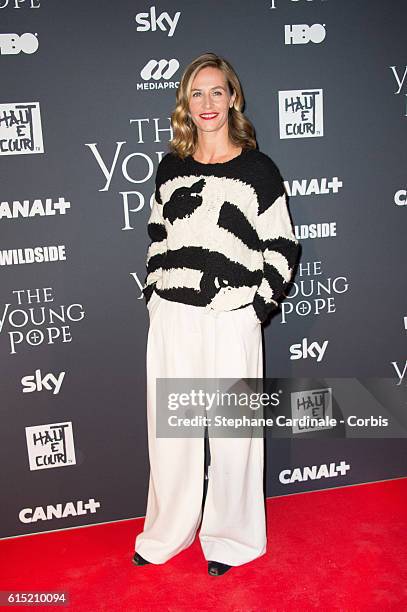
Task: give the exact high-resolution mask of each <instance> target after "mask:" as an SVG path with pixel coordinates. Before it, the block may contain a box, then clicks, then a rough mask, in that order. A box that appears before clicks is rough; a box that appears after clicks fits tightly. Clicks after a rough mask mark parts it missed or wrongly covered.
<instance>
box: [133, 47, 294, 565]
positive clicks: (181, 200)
mask: <svg viewBox="0 0 407 612" xmlns="http://www.w3.org/2000/svg"><path fill="white" fill-rule="evenodd" d="M176 98H177V103H176V108H175V110H174V112H173V114H172V117H171V119H172V126H173V132H174V135H173V139H172V140H171V142H170V146H171V151H170V152H169V153H167V154H166V155H165V156H164V157H163V159H162V160H161V162H160V163H159V165H158V169H157V174H156V189H155V198H154V202H153V206H152V212H151V216H150V219H149V222H148V233H149V236H150V238H151V244H150V246H149V250H148V253H147V272H148V274H147V277H146V281H145V285H144V290H143V291H144V295H145V298H146V301H147V307H148V310H149V316H150V327H149V334H148V342H147V416H148V442H149V458H150V482H149V492H148V502H147V512H146V518H145V522H144V531H143V532H142V533H141V534H139V535H138V536H137V538H136V543H135V549H136V553H135V555H134V558H133V561H134V563H135V564H136V565H146V564H147V563H155V564H161V563H165V562H166V561H167V560H168V559H170V558H171V557H172V556H174V555H175V554H177V553H178V552H180V551H181V550H183V549H185V548H187V547H188V546H189V545H190V544H191V543H192V542H193V540H194V538H195V534H196V531H197V529H198V526H199V524H200V521H201V518H202V523H201V528H200V533H199V538H200V542H201V546H202V549H203V553H204V556H205V558H206V559H207V560H208V572H209V574H210V575H214V576H219V575H221V574H224V573H225V572H226V571H228V570H229V569H230V568H231V567H232V566H238V565H242V564H243V563H248V562H249V561H252V560H253V559H256V558H257V557H259V556H261V555H263V554H264V553H265V552H266V521H265V508H264V496H263V442H264V441H263V438H253V437H247V438H211V439H210V457H211V463H210V466H209V480H208V490H207V495H206V499H205V505H204V509H203V510H202V497H203V477H204V440H203V439H200V438H161V437H157V435H156V414H155V412H156V404H155V402H156V379H157V378H167V379H168V378H171V379H172V378H231V377H233V378H236V377H240V378H254V379H262V377H263V358H262V336H261V323H262V322H263V321H265V320H266V318H267V317H268V315H269V313H270V312H271V311H273V310H274V309H276V308H277V306H278V302H277V300H278V299H279V298H280V297H281V296H282V294H283V291H284V288H285V286H286V285H287V283H288V282H289V280H290V278H291V275H292V269H293V267H294V264H295V260H296V257H297V250H298V242H297V241H296V239H295V236H294V234H293V231H292V226H291V222H290V218H289V215H288V211H287V206H286V200H285V193H284V187H283V182H282V179H281V176H280V174H279V172H278V170H277V168H276V166H275V165H274V163H273V161H272V160H271V159H270V158H269V157H268V156H267V155H266V154H264V153H261V152H260V151H258V150H257V149H256V148H255V147H256V140H255V137H254V129H253V127H252V125H251V123H250V122H249V121H248V119H247V118H246V117H245V116H244V114H243V113H242V110H241V109H242V108H243V103H244V100H243V94H242V90H241V86H240V83H239V80H238V77H237V76H236V74H235V72H234V70H233V68H232V67H231V65H230V63H229V62H227V61H226V60H225V59H222V58H220V57H218V56H216V55H215V54H213V53H205V54H203V55H201V56H200V57H198V58H196V59H195V60H194V61H192V62H191V63H190V65H189V66H188V67H187V68H186V70H185V72H184V74H183V76H182V79H181V82H180V86H179V88H178V90H177V96H176Z"/></svg>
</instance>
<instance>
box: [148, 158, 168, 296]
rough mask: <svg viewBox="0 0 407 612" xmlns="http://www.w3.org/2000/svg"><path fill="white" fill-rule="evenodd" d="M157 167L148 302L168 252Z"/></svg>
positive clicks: (150, 218)
mask: <svg viewBox="0 0 407 612" xmlns="http://www.w3.org/2000/svg"><path fill="white" fill-rule="evenodd" d="M161 163H162V160H161V162H160V164H159V165H158V168H157V173H156V178H155V192H154V198H153V205H152V207H151V214H150V217H149V220H148V224H147V233H148V235H149V237H150V244H149V247H148V250H147V258H146V268H147V276H146V278H145V281H144V286H143V294H144V297H145V300H146V304H148V302H149V300H150V298H151V295H152V293H153V291H154V288H155V285H156V283H157V281H158V280H159V279H160V278H161V276H162V263H163V261H164V258H165V255H166V252H167V230H166V229H165V224H164V218H163V216H162V201H161V195H160V166H161Z"/></svg>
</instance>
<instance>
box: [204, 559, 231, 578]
mask: <svg viewBox="0 0 407 612" xmlns="http://www.w3.org/2000/svg"><path fill="white" fill-rule="evenodd" d="M231 567H232V566H231V565H227V564H226V563H221V562H220V561H208V574H209V575H210V576H222V574H225V573H226V572H227V571H228V570H230V568H231Z"/></svg>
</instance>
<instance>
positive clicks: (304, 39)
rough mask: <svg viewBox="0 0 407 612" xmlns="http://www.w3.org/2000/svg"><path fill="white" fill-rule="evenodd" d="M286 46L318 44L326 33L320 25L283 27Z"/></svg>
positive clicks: (302, 24) (299, 24) (303, 24)
mask: <svg viewBox="0 0 407 612" xmlns="http://www.w3.org/2000/svg"><path fill="white" fill-rule="evenodd" d="M284 33H285V44H286V45H305V44H306V43H309V42H313V43H320V42H322V41H323V40H324V38H325V36H326V31H325V28H324V26H323V25H321V24H320V23H314V25H312V26H308V25H306V24H305V23H298V24H296V25H292V26H290V25H286V26H284Z"/></svg>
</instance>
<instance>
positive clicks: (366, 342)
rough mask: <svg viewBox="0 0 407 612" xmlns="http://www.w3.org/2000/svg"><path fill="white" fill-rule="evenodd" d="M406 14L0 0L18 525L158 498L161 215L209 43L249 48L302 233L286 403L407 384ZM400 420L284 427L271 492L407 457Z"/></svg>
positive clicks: (284, 355)
mask: <svg viewBox="0 0 407 612" xmlns="http://www.w3.org/2000/svg"><path fill="white" fill-rule="evenodd" d="M406 20H407V5H406V3H405V2H404V1H403V0H392V1H391V2H383V0H358V1H355V2H349V1H346V0H255V1H254V2H252V3H250V4H248V3H245V2H236V1H232V0H223V1H220V2H219V1H218V0H205V1H203V2H202V1H200V2H198V1H195V0H192V1H188V0H179V1H172V0H171V1H169V0H168V1H160V2H159V3H148V2H144V1H140V0H118V1H117V2H112V1H107V0H81V1H79V0H69V1H68V0H0V84H1V86H0V227H1V245H0V273H1V285H0V286H1V303H0V352H1V411H0V417H1V433H0V436H1V437H0V452H1V467H0V470H1V478H2V482H1V496H2V500H1V510H0V526H1V527H0V537H2V538H6V537H13V536H17V535H23V534H28V533H35V532H40V531H50V530H56V529H64V528H68V527H78V526H82V525H87V524H93V523H101V522H106V521H114V520H123V519H129V518H133V517H137V516H144V514H145V507H146V499H147V487H148V475H149V465H148V451H147V427H146V396H145V394H146V385H145V382H146V381H145V378H146V373H145V353H146V342H147V332H148V312H147V310H146V307H145V303H144V299H143V296H142V285H143V282H144V279H145V258H146V252H147V247H148V243H149V239H148V236H147V231H146V225H147V220H148V217H149V215H150V210H151V204H152V198H153V193H154V177H155V171H156V168H157V165H158V163H159V161H160V159H161V158H162V156H163V155H164V154H165V153H166V152H167V151H168V141H169V140H170V139H171V136H172V131H171V123H170V115H171V112H172V110H173V107H174V103H175V93H176V89H177V87H178V84H179V79H180V77H181V75H182V72H183V70H184V68H185V66H186V65H187V64H188V63H189V62H190V61H191V60H192V59H194V58H195V57H197V56H198V55H200V54H201V53H204V52H207V51H212V52H215V53H217V54H219V55H221V56H223V57H225V58H226V59H227V60H229V61H230V62H231V64H232V65H233V66H234V68H235V69H236V71H237V73H238V75H239V78H240V80H241V83H242V87H243V91H244V94H245V100H246V106H245V109H244V112H245V113H246V115H247V116H248V118H249V119H250V120H251V121H252V123H253V124H254V126H255V128H256V134H257V140H258V144H259V148H260V150H262V151H264V152H265V153H267V154H268V155H269V156H270V157H271V158H272V159H273V160H274V161H275V163H276V164H277V166H278V167H279V169H280V172H281V174H282V176H283V178H284V181H285V186H286V191H287V194H288V196H289V198H288V201H289V208H290V213H291V216H292V219H293V224H294V227H295V232H296V235H297V237H298V239H299V241H300V243H301V247H302V249H301V258H300V260H299V263H298V267H297V269H296V272H295V278H294V281H293V283H292V285H291V287H290V290H289V291H287V297H286V299H285V300H284V302H283V303H282V305H281V308H280V309H279V311H278V312H277V314H276V315H275V316H274V317H273V318H272V319H271V321H270V322H269V323H268V324H267V325H266V326H265V327H264V345H265V369H266V376H267V378H269V379H271V380H274V379H276V378H277V379H279V378H281V380H282V381H283V380H284V384H288V383H287V381H291V385H292V389H293V390H295V391H296V392H295V393H293V394H292V396H293V398H292V402H291V404H290V410H288V411H287V412H286V413H285V416H286V417H287V418H288V417H293V416H295V415H302V416H313V417H317V416H319V417H322V416H326V415H331V416H332V415H335V414H336V415H337V416H338V415H339V416H340V415H344V414H345V412H346V413H349V412H352V410H349V409H348V410H345V408H346V407H347V408H349V403H348V401H347V400H346V401H343V402H342V405H341V403H340V402H339V403H338V399H337V398H335V397H333V396H334V395H335V394H333V396H332V394H331V396H330V397H328V396H327V393H328V391H330V392H332V387H333V383H332V380H333V379H342V380H344V379H349V385H353V387H352V388H353V389H355V397H356V393H357V397H362V398H363V399H362V400H360V401H358V402H357V403H358V404H359V406H358V407H359V408H361V409H362V408H363V413H364V415H365V416H366V417H368V415H369V412H370V400H371V399H372V401H373V400H374V402H375V406H377V405H378V404H377V402H379V405H380V406H382V407H383V410H384V409H385V408H384V407H385V406H386V393H389V394H392V393H393V392H394V393H396V394H397V390H398V389H401V388H405V386H406V381H407V362H406V348H405V347H406V333H407V306H406V301H405V295H406V282H405V234H406V232H405V222H406V214H407V181H406V172H405V168H406V164H405V148H406V139H405V132H406V124H407V55H406V49H405V43H404V41H405V24H406ZM328 377H329V378H328ZM373 379H374V380H375V381H377V380H379V379H380V380H381V381H382V382H383V381H385V386H384V387H383V386H382V387H380V385H376V386H375V385H374V384H373V382H372V384H370V383H369V384H367V383H366V381H368V380H369V381H372V380H373ZM349 388H350V387H348V390H349ZM383 389H385V392H384V391H383ZM386 389H387V391H386ZM362 390H365V393H364V394H362V393H361V391H362ZM327 397H328V399H327ZM404 411H407V405H406V404H404V406H403V407H402V410H401V411H400V414H399V417H400V422H401V421H403V418H405V415H404ZM376 416H377V418H379V417H380V416H383V415H381V413H380V410H378V411H377V415H376ZM376 431H377V430H376ZM391 432H392V433H391V434H389V435H386V431H385V430H384V431H383V429H382V430H381V431H380V433H379V434H377V433H376V434H375V435H369V434H366V431H364V433H363V435H362V434H361V435H360V436H359V435H357V434H355V430H354V428H353V427H352V426H351V425H349V424H348V423H346V421H345V423H344V424H343V425H342V427H341V428H340V429H338V428H335V430H334V432H333V428H332V427H329V425H327V426H325V427H324V426H322V425H321V426H318V425H317V426H315V427H306V426H301V425H300V426H297V427H294V426H293V427H292V428H291V430H290V433H291V435H286V436H284V435H281V434H280V433H279V431H278V430H276V428H272V427H271V428H268V430H267V437H266V451H267V459H266V477H265V481H266V482H265V485H266V494H267V496H275V495H285V494H288V493H290V494H292V493H300V492H304V491H310V490H315V489H323V488H330V487H338V486H346V485H351V484H356V483H363V482H371V481H377V480H383V479H389V478H397V477H403V476H406V474H407V465H406V463H407V462H406V440H405V437H403V435H402V433H400V430H398V431H396V430H394V429H392V430H391ZM180 478H182V475H181V474H180ZM129 545H130V546H132V543H129Z"/></svg>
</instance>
